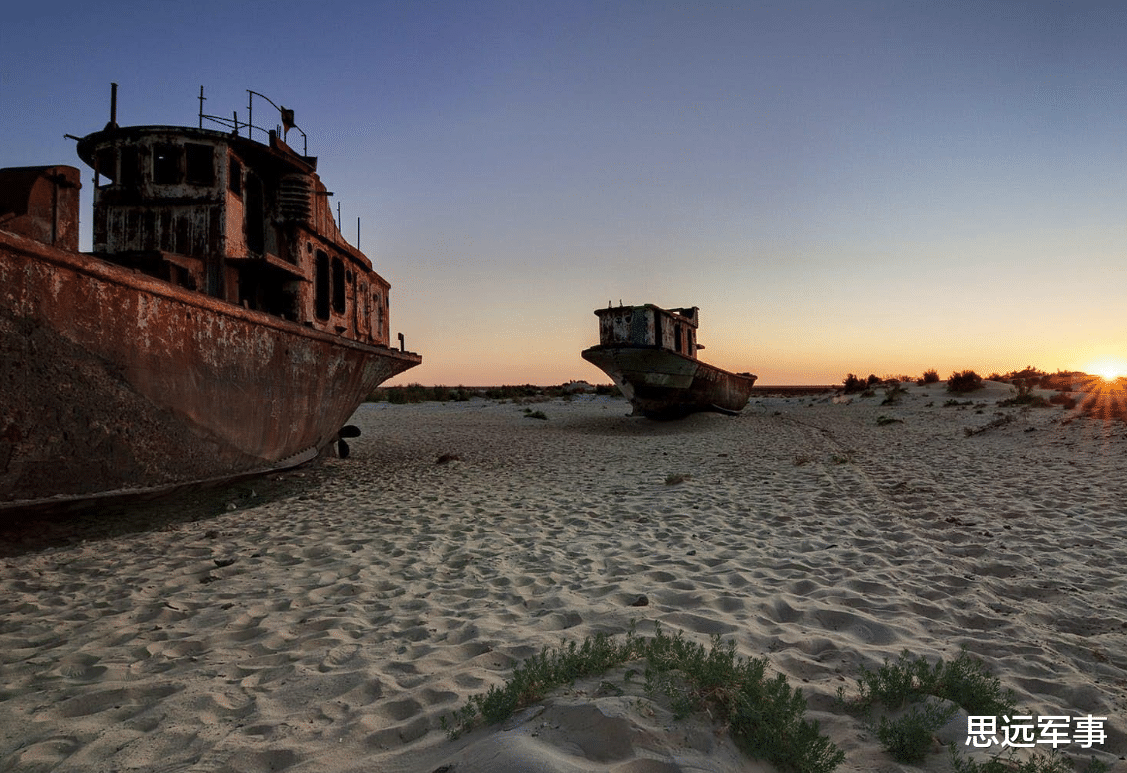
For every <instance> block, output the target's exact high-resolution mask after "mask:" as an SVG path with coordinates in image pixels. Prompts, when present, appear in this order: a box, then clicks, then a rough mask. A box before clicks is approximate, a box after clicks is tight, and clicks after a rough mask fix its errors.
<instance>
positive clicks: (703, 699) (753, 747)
mask: <svg viewBox="0 0 1127 773" xmlns="http://www.w3.org/2000/svg"><path fill="white" fill-rule="evenodd" d="M735 647H736V645H735V643H734V642H728V643H727V644H722V643H721V641H720V637H719V636H715V637H713V639H712V647H711V649H707V650H706V649H705V647H704V646H703V645H701V644H696V643H693V642H688V641H685V639H684V638H683V637H682V635H681V633H677V634H676V635H674V636H669V635H667V634H665V633H664V632H663V631H662V630H661V627H660V626H658V627H657V630H656V631H655V632H654V636H653V638H649V639H643V638H640V637H638V636H636V635H635V633H634V630H633V626H631V630H630V632H629V633H628V634H627V636H626V639H625V641H621V642H620V641H617V640H615V639H612V638H610V637H608V636H606V635H605V634H596V635H595V636H594V637H588V638H587V639H585V640H584V642H583V643H582V644H581V645H576V643H575V642H571V643H569V644H567V645H565V646H563V647H560V648H559V649H551V648H548V649H545V650H543V651H542V652H541V653H540V654H539V655H534V656H533V657H531V658H529V659H528V660H526V661H524V662H522V663H520V664H519V665H518V666H517V667H516V668H514V669H513V673H512V675H511V676H510V677H509V681H508V682H506V684H505V685H504V686H503V687H491V688H490V689H489V691H488V692H487V693H485V694H484V695H475V696H473V697H472V698H471V699H470V701H469V703H467V704H466V705H465V706H464V707H462V708H461V709H459V710H458V711H456V712H455V714H454V723H453V725H450V724H449V723H448V722H447V720H446V718H445V717H443V719H442V725H443V727H444V728H446V729H447V732H448V733H449V735H450V736H451V737H457V736H458V735H460V734H462V733H464V732H466V731H467V730H469V729H471V728H472V727H474V726H475V725H476V724H477V722H478V720H479V718H480V719H481V720H482V721H484V722H486V723H489V724H493V723H497V722H501V721H504V720H505V719H508V718H509V717H510V716H512V714H513V713H514V712H515V711H517V710H519V709H521V708H524V707H525V706H529V705H531V704H533V703H535V702H537V701H539V700H542V699H543V698H544V697H545V696H546V695H547V694H548V693H549V692H551V691H552V690H554V689H556V688H558V687H562V686H564V685H568V684H573V683H574V682H575V681H576V680H577V679H580V678H583V677H589V676H597V675H599V674H602V673H605V672H607V671H609V670H611V669H612V668H616V667H618V666H621V665H624V664H626V663H629V662H632V661H644V663H645V678H646V689H647V690H650V691H660V692H662V693H664V694H665V695H667V696H668V697H669V698H670V701H671V705H672V707H673V710H674V714H675V715H676V716H678V717H682V718H683V717H685V716H687V715H688V714H690V713H692V712H694V711H707V712H708V714H709V716H711V717H712V718H713V719H714V720H719V721H721V722H725V723H727V725H728V727H729V729H730V731H731V733H732V737H733V739H734V740H735V741H736V743H737V745H739V746H740V747H741V748H742V749H743V750H744V751H745V752H747V753H748V754H750V755H752V756H755V757H762V758H765V759H767V760H768V761H769V762H771V763H772V764H774V765H775V766H776V767H777V768H778V769H780V770H783V771H793V772H794V773H829V772H830V771H832V770H833V769H834V768H835V767H837V766H838V765H839V764H841V762H842V760H844V759H845V754H844V753H843V752H842V751H841V750H840V749H838V748H837V747H836V746H834V744H833V743H832V742H831V741H830V740H829V739H828V738H826V737H825V736H823V735H821V733H820V732H819V729H818V724H817V723H816V722H813V723H812V722H808V721H807V720H806V719H805V718H804V714H805V712H806V700H805V699H804V698H803V697H802V693H801V692H800V691H799V690H797V689H794V688H791V687H790V685H788V684H787V681H786V678H785V677H784V676H783V675H782V674H779V675H777V676H776V677H774V678H773V679H768V678H767V676H766V671H767V660H766V659H765V658H758V659H753V660H746V659H744V658H741V657H737V656H736V653H735ZM635 673H637V672H636V671H635V670H633V669H631V670H629V671H627V674H626V678H627V680H629V678H630V677H631V676H632V675H633V674H635Z"/></svg>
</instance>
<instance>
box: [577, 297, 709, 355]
mask: <svg viewBox="0 0 1127 773" xmlns="http://www.w3.org/2000/svg"><path fill="white" fill-rule="evenodd" d="M595 314H596V315H597V316H598V317H599V343H600V345H602V346H643V347H653V348H655V349H666V350H668V351H671V352H676V353H677V354H683V355H685V356H686V357H693V358H695V357H696V356H697V350H698V349H703V348H704V347H703V346H700V345H698V344H697V326H698V324H699V319H698V309H697V307H696V306H693V307H691V308H685V309H662V308H659V307H658V306H654V305H653V304H652V303H647V304H645V305H644V306H617V307H616V306H607V308H605V309H598V310H596V311H595Z"/></svg>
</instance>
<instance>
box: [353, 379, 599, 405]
mask: <svg viewBox="0 0 1127 773" xmlns="http://www.w3.org/2000/svg"><path fill="white" fill-rule="evenodd" d="M570 394H571V393H570V392H569V391H568V390H567V389H566V388H565V387H564V386H563V385H560V386H548V387H539V386H534V385H532V384H521V385H516V386H510V385H505V386H498V387H466V386H461V385H459V386H456V387H448V386H432V387H427V386H423V385H422V384H407V385H405V386H390V387H376V388H375V389H373V390H372V392H371V394H369V395H368V398H367V402H370V403H391V404H393V405H406V404H408V403H428V402H439V403H447V402H451V401H454V402H465V401H467V400H470V399H471V398H474V397H484V398H486V399H487V400H526V399H529V398H536V397H540V398H544V399H552V398H557V397H567V396H569V395H570ZM595 394H596V395H617V394H620V392H619V389H618V387H616V386H615V385H614V384H596V385H595Z"/></svg>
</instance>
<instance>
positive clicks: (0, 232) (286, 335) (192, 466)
mask: <svg viewBox="0 0 1127 773" xmlns="http://www.w3.org/2000/svg"><path fill="white" fill-rule="evenodd" d="M250 94H251V96H252V99H253V96H254V92H250ZM259 96H261V95H259ZM115 97H116V88H115ZM200 104H201V108H202V104H203V101H202V90H201V103H200ZM270 104H271V105H273V103H270ZM279 110H280V112H281V118H282V122H283V124H284V125H285V126H286V128H287V130H288V129H290V128H296V127H295V126H294V124H293V114H292V112H290V111H287V110H284V109H282V108H279ZM205 119H210V120H212V121H214V122H217V123H219V124H220V125H221V127H222V128H221V129H220V130H213V129H210V128H203V122H204V120H205ZM256 128H257V127H254V126H253V125H251V123H250V121H249V115H248V121H247V122H240V121H238V119H237V116H236V118H235V119H234V120H231V119H219V118H212V117H209V116H205V115H203V112H202V109H201V112H200V128H186V127H175V126H129V127H121V126H118V124H117V121H116V99H115V100H114V106H113V107H112V108H111V117H110V122H109V123H108V124H107V125H106V126H105V128H103V129H102V130H101V131H96V132H94V133H92V134H88V135H86V136H85V137H82V138H81V139H79V140H78V155H79V156H80V157H81V159H82V160H83V161H84V162H86V164H88V165H89V166H90V167H91V168H92V169H93V170H94V219H93V248H94V249H93V252H92V253H83V252H80V251H79V249H78V192H79V188H80V187H81V185H80V181H79V172H78V170H77V169H75V168H73V167H70V166H46V167H24V168H17V169H4V170H0V509H5V508H10V507H14V506H19V507H22V506H26V505H28V504H33V503H34V504H38V503H42V502H44V501H46V502H56V501H60V500H75V499H89V498H93V497H99V496H103V495H106V494H119V493H127V492H128V493H135V492H141V491H152V490H162V489H167V488H175V487H177V486H180V485H183V484H188V483H195V482H200V481H213V480H225V479H229V478H233V477H238V476H242V475H248V474H255V473H261V472H266V471H270V470H274V469H280V468H285V467H290V466H293V465H295V464H299V463H301V462H304V461H307V460H309V459H311V458H313V457H314V456H316V455H317V454H318V453H320V452H321V451H323V450H326V449H331V448H333V447H334V445H336V447H338V448H341V449H343V448H345V446H344V445H343V441H342V440H341V438H342V437H347V436H351V435H352V434H354V433H353V432H352V431H350V430H353V429H354V428H347V427H345V423H346V422H347V421H348V419H349V417H350V416H351V415H352V413H353V412H354V411H355V410H356V408H357V406H358V405H359V404H360V403H361V402H362V401H363V400H364V398H365V397H366V396H367V395H368V394H370V392H371V390H372V389H373V388H374V387H376V386H377V385H378V384H380V383H381V382H383V381H385V380H386V379H388V378H390V377H392V376H394V375H396V374H397V373H401V372H402V371H405V370H407V369H408V368H412V367H414V366H416V365H418V364H419V363H420V362H421V361H422V358H421V357H420V356H419V355H418V354H415V353H413V352H409V351H405V350H404V347H403V343H402V340H403V339H402V336H400V339H399V348H398V349H396V348H392V347H391V346H390V345H389V338H390V333H389V330H390V328H389V319H388V292H389V289H390V286H389V284H388V282H387V281H386V280H385V279H384V278H383V277H381V276H380V275H379V274H377V273H376V272H375V271H374V270H373V268H372V264H371V261H369V260H368V258H367V257H366V256H365V255H364V254H363V253H361V252H360V250H359V249H357V248H356V247H354V246H352V245H350V244H348V243H347V242H346V241H345V239H344V238H343V236H342V235H341V233H340V231H339V229H338V227H337V224H336V222H335V220H334V218H333V215H332V211H331V209H330V205H329V201H328V197H329V196H330V195H331V194H330V193H329V192H328V191H327V190H326V188H325V186H324V184H323V183H322V182H321V180H320V178H319V177H318V175H317V171H316V170H317V159H316V158H314V157H312V156H308V155H306V154H305V153H304V152H300V153H299V152H298V151H296V150H294V149H293V148H291V147H290V146H289V145H288V144H287V143H286V142H285V140H284V138H283V137H280V136H279V135H280V134H282V135H283V136H284V132H281V131H273V130H271V131H265V130H261V129H259V130H258V131H260V132H261V134H262V135H263V136H264V139H265V142H261V141H259V140H258V139H257V138H254V137H252V136H251V135H252V131H253V130H254V129H256ZM298 131H300V129H298ZM303 134H304V133H303Z"/></svg>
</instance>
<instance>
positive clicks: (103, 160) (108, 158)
mask: <svg viewBox="0 0 1127 773" xmlns="http://www.w3.org/2000/svg"><path fill="white" fill-rule="evenodd" d="M94 171H95V172H97V174H98V177H99V183H98V184H99V185H113V181H114V180H116V179H117V151H116V150H114V149H113V148H100V149H99V150H98V152H97V153H95V154H94ZM103 177H104V178H105V182H101V178H103Z"/></svg>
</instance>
